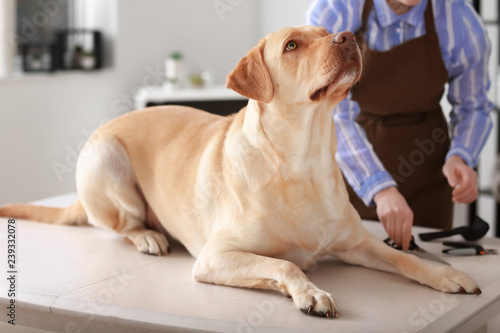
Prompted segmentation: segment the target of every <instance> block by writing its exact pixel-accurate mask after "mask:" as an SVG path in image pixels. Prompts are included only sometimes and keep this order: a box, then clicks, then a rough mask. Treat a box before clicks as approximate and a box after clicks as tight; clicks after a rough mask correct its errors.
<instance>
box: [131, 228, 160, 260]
mask: <svg viewBox="0 0 500 333" xmlns="http://www.w3.org/2000/svg"><path fill="white" fill-rule="evenodd" d="M124 236H125V238H126V239H128V240H130V241H131V242H132V243H133V244H134V245H135V247H136V248H137V249H138V250H139V251H141V252H142V253H146V254H151V255H157V256H161V255H166V254H167V253H168V252H170V247H169V245H168V242H167V239H166V237H165V236H164V235H162V234H160V233H159V232H156V231H154V230H133V231H128V232H126V233H124Z"/></svg>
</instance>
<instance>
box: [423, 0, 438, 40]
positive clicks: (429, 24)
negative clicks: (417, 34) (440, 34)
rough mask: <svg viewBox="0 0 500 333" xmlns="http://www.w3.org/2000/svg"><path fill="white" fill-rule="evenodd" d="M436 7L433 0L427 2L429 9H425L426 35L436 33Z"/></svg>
mask: <svg viewBox="0 0 500 333" xmlns="http://www.w3.org/2000/svg"><path fill="white" fill-rule="evenodd" d="M432 7H434V5H433V3H432V0H427V8H426V9H425V14H424V15H425V16H424V18H425V33H426V34H428V33H429V32H430V33H435V32H436V24H435V22H434V10H433V8H432Z"/></svg>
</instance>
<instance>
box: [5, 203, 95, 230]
mask: <svg viewBox="0 0 500 333" xmlns="http://www.w3.org/2000/svg"><path fill="white" fill-rule="evenodd" d="M0 216H2V217H10V218H17V219H24V220H31V221H37V222H43V223H51V224H61V225H88V218H87V213H85V210H84V209H83V206H82V204H81V202H80V200H77V201H76V202H75V203H74V204H73V205H71V206H69V207H66V208H55V207H44V206H35V205H28V204H10V205H6V206H3V207H0Z"/></svg>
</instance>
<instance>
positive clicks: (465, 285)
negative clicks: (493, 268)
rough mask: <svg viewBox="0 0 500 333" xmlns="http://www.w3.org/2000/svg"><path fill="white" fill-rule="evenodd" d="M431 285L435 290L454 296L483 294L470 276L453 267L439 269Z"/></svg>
mask: <svg viewBox="0 0 500 333" xmlns="http://www.w3.org/2000/svg"><path fill="white" fill-rule="evenodd" d="M433 280H434V281H432V283H431V284H430V285H431V287H433V288H434V289H437V290H440V291H443V292H446V293H452V294H476V295H480V294H481V289H479V287H478V285H477V284H476V282H474V280H472V278H471V277H470V276H468V275H467V274H465V273H463V272H461V271H459V270H456V269H454V268H452V267H439V268H437V269H436V275H435V277H434V279H433Z"/></svg>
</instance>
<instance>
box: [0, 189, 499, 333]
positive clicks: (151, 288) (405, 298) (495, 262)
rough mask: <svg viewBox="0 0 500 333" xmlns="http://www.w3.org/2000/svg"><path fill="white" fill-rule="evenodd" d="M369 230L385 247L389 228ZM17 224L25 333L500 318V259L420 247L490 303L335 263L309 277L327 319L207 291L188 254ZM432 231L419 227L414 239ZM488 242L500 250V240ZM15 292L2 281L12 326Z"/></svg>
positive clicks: (469, 322) (274, 297)
mask: <svg viewBox="0 0 500 333" xmlns="http://www.w3.org/2000/svg"><path fill="white" fill-rule="evenodd" d="M74 199H75V195H74V194H70V195H65V196H60V197H56V198H52V199H48V200H44V201H43V202H44V203H46V204H49V205H52V206H65V205H68V204H70V203H72V202H73V201H74ZM364 224H365V226H366V227H367V229H368V230H370V232H372V233H373V234H375V235H376V236H377V237H379V238H381V239H383V238H385V233H384V231H383V228H382V226H381V225H380V224H379V223H375V222H364ZM15 225H16V237H17V238H16V246H17V261H18V262H17V286H16V305H17V307H16V308H17V310H16V324H18V325H25V326H29V327H36V328H42V329H46V330H50V331H57V332H101V331H102V332H193V331H194V332H198V331H200V332H201V331H217V332H219V331H220V332H384V333H388V332H401V333H403V332H421V331H422V332H448V331H449V332H468V333H469V332H473V331H475V330H477V329H478V328H480V327H482V326H483V325H484V324H485V323H486V322H488V320H490V319H491V318H493V317H494V316H495V315H496V314H498V313H500V256H498V255H487V256H470V257H451V256H446V255H444V254H441V253H440V252H441V249H442V248H443V246H442V245H441V243H440V242H426V243H424V242H418V243H419V244H420V245H421V246H422V247H423V248H425V249H426V250H428V251H430V252H433V253H435V254H438V255H439V256H441V257H443V258H445V259H446V260H447V261H449V262H450V263H451V264H452V265H453V267H455V268H457V269H460V270H463V271H464V272H466V273H468V274H469V275H471V276H472V277H473V278H474V279H475V280H476V282H477V283H478V284H479V286H480V287H481V289H482V291H483V294H482V295H480V296H474V295H450V294H443V293H440V292H438V291H435V290H432V289H430V288H428V287H425V286H422V285H419V284H418V283H416V282H413V281H410V280H408V279H406V278H404V277H402V276H399V275H394V274H390V273H384V272H378V271H374V270H369V269H366V268H363V267H357V266H351V265H348V264H345V263H343V262H341V261H338V260H327V261H322V262H320V263H319V264H318V265H316V266H315V267H314V268H313V269H311V270H310V271H309V272H307V275H308V277H309V278H310V279H311V281H312V282H313V283H315V284H316V285H317V286H318V287H319V288H322V289H324V290H326V291H329V292H331V293H332V294H333V296H334V297H335V299H336V300H337V303H338V304H339V307H340V317H339V318H337V319H324V318H317V317H311V316H306V315H304V314H303V313H301V312H300V311H299V310H297V309H296V308H295V306H294V305H293V303H292V301H291V300H290V299H287V298H285V297H283V296H281V295H280V294H278V293H273V292H269V291H260V290H248V289H240V288H231V287H224V286H215V285H209V284H202V283H197V282H196V281H194V279H193V278H192V277H191V269H192V266H193V264H194V262H195V260H194V259H193V258H192V257H191V256H190V255H189V254H188V253H187V251H186V250H185V249H183V248H182V247H181V246H177V247H174V248H173V251H172V253H171V254H169V255H168V256H166V257H154V256H148V255H144V254H142V253H139V252H138V251H137V250H136V249H135V248H134V247H133V246H132V245H130V244H129V243H126V242H125V241H123V239H122V237H120V236H118V235H117V234H115V233H113V232H110V231H105V230H100V229H97V228H92V227H69V226H53V225H45V224H40V223H34V222H29V221H21V220H18V221H16V224H15ZM422 230H427V229H421V228H415V230H414V235H415V236H416V235H417V233H418V232H421V231H422ZM417 239H418V238H417ZM456 239H457V240H460V239H459V238H456ZM480 243H481V244H483V245H485V246H487V247H490V248H497V249H500V239H494V238H485V239H482V240H481V241H480ZM6 244H7V219H0V262H1V263H2V264H1V266H2V267H6V264H7V252H6V248H7V245H6ZM5 275H7V268H6V269H5ZM7 277H8V276H7ZM7 289H8V281H7V279H6V278H1V279H0V308H2V309H4V310H0V314H1V316H0V321H4V322H5V321H7V320H8V317H6V315H5V314H6V312H7V309H6V305H8V302H9V297H7ZM4 313H5V314H4Z"/></svg>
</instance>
